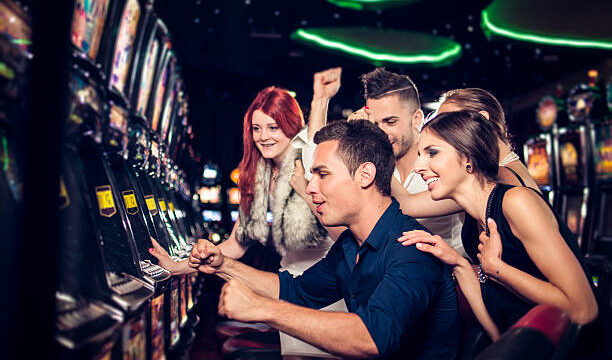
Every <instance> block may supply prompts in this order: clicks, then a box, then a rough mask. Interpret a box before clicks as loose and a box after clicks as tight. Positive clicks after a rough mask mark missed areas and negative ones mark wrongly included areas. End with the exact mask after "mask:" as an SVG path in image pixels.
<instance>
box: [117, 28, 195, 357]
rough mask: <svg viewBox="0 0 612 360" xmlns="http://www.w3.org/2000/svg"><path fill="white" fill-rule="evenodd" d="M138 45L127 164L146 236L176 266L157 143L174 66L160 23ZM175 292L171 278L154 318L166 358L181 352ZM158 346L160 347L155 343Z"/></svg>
mask: <svg viewBox="0 0 612 360" xmlns="http://www.w3.org/2000/svg"><path fill="white" fill-rule="evenodd" d="M141 41H142V44H141V46H140V48H141V49H142V50H141V51H140V56H139V60H138V64H139V65H138V66H139V67H140V69H141V71H139V73H138V75H137V76H136V78H135V81H136V83H137V85H136V86H137V88H138V90H137V91H134V94H133V96H132V105H133V106H132V109H133V110H132V114H131V117H130V124H129V129H130V130H129V134H130V136H129V137H130V138H131V139H132V141H130V143H131V145H130V146H131V147H133V148H134V151H133V153H132V154H133V159H132V160H130V163H131V165H132V167H133V168H134V170H135V175H136V181H137V182H138V184H139V185H140V188H141V190H142V193H143V195H144V200H145V203H146V206H147V207H146V208H147V209H148V211H149V219H150V220H151V221H148V223H149V226H151V227H152V228H153V229H150V232H151V233H152V234H153V233H155V234H157V241H158V242H159V243H160V245H161V246H162V247H164V249H165V250H166V251H167V252H168V254H169V255H170V256H171V257H172V258H173V259H174V260H176V261H179V260H181V259H182V258H184V257H186V256H188V255H189V254H188V253H187V252H186V251H185V250H184V249H182V248H181V246H180V245H179V244H180V243H179V240H178V237H177V233H176V230H175V229H174V227H173V226H172V224H171V223H170V219H169V218H168V215H167V211H168V205H167V200H166V196H165V194H164V192H163V191H162V187H161V184H160V177H161V176H162V171H163V169H162V154H163V153H162V151H163V149H161V147H162V146H163V145H161V144H160V138H159V127H160V126H159V125H161V124H160V118H161V116H162V111H163V105H164V104H165V102H166V94H167V91H166V89H167V88H168V85H170V84H169V83H168V82H169V80H171V79H169V77H170V75H169V73H170V72H171V66H175V64H174V62H175V61H176V60H175V58H174V56H173V55H172V54H171V52H170V46H171V43H170V39H169V38H168V30H167V29H166V27H165V25H164V23H163V22H162V21H161V20H159V19H152V20H151V21H150V23H149V24H148V25H147V30H146V34H145V35H144V37H143V39H142V40H141ZM171 55H172V56H171ZM171 58H173V60H170V59H171ZM170 63H171V64H172V65H169V64H170ZM153 119H155V121H154V120H153ZM153 122H155V127H153ZM130 146H128V148H130ZM179 291H180V277H176V276H173V277H172V278H171V282H170V285H169V290H168V292H167V294H166V296H165V298H164V300H163V304H162V303H159V304H158V306H157V307H156V309H158V310H159V312H158V314H156V315H157V316H158V317H159V318H163V320H164V321H163V327H164V331H163V334H164V336H163V345H164V348H165V350H164V354H169V356H171V357H173V356H180V352H182V351H184V349H183V348H181V346H180V344H179V340H180V330H179V322H180V319H179V303H180V293H179ZM156 343H157V344H160V343H162V342H161V341H160V340H159V339H158V340H156ZM156 353H160V351H159V350H158V351H156Z"/></svg>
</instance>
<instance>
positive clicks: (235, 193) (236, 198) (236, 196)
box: [227, 187, 240, 205]
mask: <svg viewBox="0 0 612 360" xmlns="http://www.w3.org/2000/svg"><path fill="white" fill-rule="evenodd" d="M227 201H228V202H229V203H230V204H232V205H239V204H240V190H238V188H236V187H233V188H229V189H228V190H227Z"/></svg>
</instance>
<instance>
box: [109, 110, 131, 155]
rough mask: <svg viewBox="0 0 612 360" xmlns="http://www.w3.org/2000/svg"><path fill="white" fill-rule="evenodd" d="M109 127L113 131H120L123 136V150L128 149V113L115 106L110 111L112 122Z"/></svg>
mask: <svg viewBox="0 0 612 360" xmlns="http://www.w3.org/2000/svg"><path fill="white" fill-rule="evenodd" d="M109 126H110V127H111V128H112V129H115V130H117V131H119V132H120V133H121V135H122V138H121V146H122V148H123V149H126V148H127V143H128V137H127V129H128V123H127V112H126V111H125V110H123V109H122V108H120V107H118V106H116V105H113V106H111V109H110V122H109Z"/></svg>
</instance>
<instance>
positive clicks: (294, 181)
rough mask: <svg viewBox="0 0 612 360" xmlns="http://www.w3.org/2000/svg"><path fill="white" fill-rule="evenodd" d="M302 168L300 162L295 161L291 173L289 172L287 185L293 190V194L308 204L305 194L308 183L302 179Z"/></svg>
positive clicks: (308, 197) (298, 160) (307, 197)
mask: <svg viewBox="0 0 612 360" xmlns="http://www.w3.org/2000/svg"><path fill="white" fill-rule="evenodd" d="M304 173H305V171H304V166H303V165H302V160H300V159H296V160H295V164H294V166H293V171H292V172H291V177H290V178H289V184H290V185H291V187H292V188H293V190H295V192H296V193H297V194H298V195H299V196H300V197H301V198H302V199H304V201H306V202H309V201H311V200H310V196H308V194H307V193H306V186H308V181H306V178H305V177H304Z"/></svg>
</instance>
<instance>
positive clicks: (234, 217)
mask: <svg viewBox="0 0 612 360" xmlns="http://www.w3.org/2000/svg"><path fill="white" fill-rule="evenodd" d="M238 215H239V213H238V210H232V211H230V216H231V217H232V222H236V220H238Z"/></svg>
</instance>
